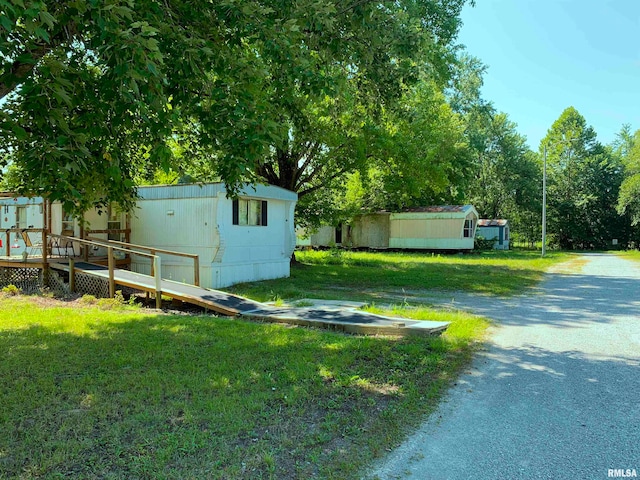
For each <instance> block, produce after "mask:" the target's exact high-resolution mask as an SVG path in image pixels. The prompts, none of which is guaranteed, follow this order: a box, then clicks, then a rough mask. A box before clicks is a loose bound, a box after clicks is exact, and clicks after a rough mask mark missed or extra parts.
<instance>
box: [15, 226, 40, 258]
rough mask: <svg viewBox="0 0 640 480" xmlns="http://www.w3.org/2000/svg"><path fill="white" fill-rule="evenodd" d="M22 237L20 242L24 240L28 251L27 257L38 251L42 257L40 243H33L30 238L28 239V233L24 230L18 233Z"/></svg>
mask: <svg viewBox="0 0 640 480" xmlns="http://www.w3.org/2000/svg"><path fill="white" fill-rule="evenodd" d="M20 235H22V240H24V245H25V247H26V248H28V249H29V252H28V253H29V255H33V252H35V251H38V250H40V255H42V241H39V242H36V243H33V242H32V241H31V238H30V237H29V233H28V232H25V231H24V230H23V231H22V232H20Z"/></svg>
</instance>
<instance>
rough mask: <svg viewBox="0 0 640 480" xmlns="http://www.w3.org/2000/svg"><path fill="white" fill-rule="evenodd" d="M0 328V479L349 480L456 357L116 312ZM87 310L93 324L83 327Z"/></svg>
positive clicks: (461, 351)
mask: <svg viewBox="0 0 640 480" xmlns="http://www.w3.org/2000/svg"><path fill="white" fill-rule="evenodd" d="M59 311H60V312H62V313H60V317H57V319H54V320H53V321H49V320H45V319H40V320H38V321H39V322H40V323H39V324H35V323H31V324H30V325H29V324H26V322H25V328H15V329H8V328H4V329H0V360H1V361H0V478H5V477H6V478H15V477H21V476H23V477H25V478H33V477H47V478H51V477H56V476H72V477H82V478H93V477H99V478H159V477H162V478H310V477H313V476H316V475H320V476H324V477H327V476H330V475H337V476H338V477H340V478H349V477H351V476H355V474H356V471H357V469H358V467H360V466H362V465H363V463H364V462H366V461H368V460H370V459H371V458H372V457H373V456H376V455H379V454H380V453H381V452H383V451H384V449H385V448H387V447H388V446H390V445H393V444H394V443H396V442H398V440H399V439H400V437H401V435H402V432H403V431H404V429H406V427H407V426H408V425H411V424H414V423H415V422H417V421H419V419H420V417H421V415H423V414H424V413H426V412H428V411H429V409H430V408H432V406H433V405H434V403H435V401H436V399H437V397H438V395H439V394H440V392H441V391H442V389H443V388H444V387H445V386H446V385H447V383H448V379H450V378H452V377H454V376H455V374H456V372H457V371H459V369H460V368H461V367H462V365H464V363H465V362H467V361H468V359H469V356H470V348H466V347H465V345H464V344H454V343H450V342H448V341H447V340H446V339H442V338H435V339H428V338H411V339H404V340H397V339H390V338H363V337H355V336H345V335H341V334H336V333H329V332H321V331H316V330H310V329H301V328H287V327H283V326H280V325H271V324H255V323H250V322H243V321H235V320H226V319H215V318H211V317H188V316H181V317H177V316H143V315H140V314H139V313H138V314H130V315H129V314H127V313H126V312H125V313H123V314H122V316H120V318H118V319H117V320H116V321H111V322H104V321H98V320H92V319H93V318H95V316H97V315H98V314H97V313H96V311H95V310H87V313H86V316H85V317H83V320H82V321H83V322H85V323H86V325H85V327H84V328H83V329H81V330H82V333H81V334H75V333H70V332H69V331H68V330H69V329H68V328H67V329H66V330H67V331H65V327H64V325H63V324H62V323H60V322H61V321H62V320H63V319H64V315H65V314H64V312H65V311H67V310H66V309H59ZM92 312H93V313H92Z"/></svg>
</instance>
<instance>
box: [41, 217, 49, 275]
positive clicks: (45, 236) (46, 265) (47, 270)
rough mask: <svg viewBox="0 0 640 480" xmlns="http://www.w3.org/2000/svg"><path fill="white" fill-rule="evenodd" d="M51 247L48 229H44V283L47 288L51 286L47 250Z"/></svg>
mask: <svg viewBox="0 0 640 480" xmlns="http://www.w3.org/2000/svg"><path fill="white" fill-rule="evenodd" d="M48 249H49V246H48V245H47V229H46V228H43V229H42V249H41V252H42V283H44V284H45V285H46V286H47V287H48V286H49V262H48V261H47V250H48Z"/></svg>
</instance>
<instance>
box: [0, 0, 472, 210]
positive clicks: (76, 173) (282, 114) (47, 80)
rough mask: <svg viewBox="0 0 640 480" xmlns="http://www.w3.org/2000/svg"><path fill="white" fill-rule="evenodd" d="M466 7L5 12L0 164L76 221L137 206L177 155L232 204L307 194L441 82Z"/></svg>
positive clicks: (0, 27)
mask: <svg viewBox="0 0 640 480" xmlns="http://www.w3.org/2000/svg"><path fill="white" fill-rule="evenodd" d="M463 3H464V0H437V1H426V0H423V1H415V0H401V1H378V2H363V1H360V0H353V1H350V2H343V1H337V0H297V1H286V2H284V1H240V0H219V1H213V2H191V1H186V0H170V1H160V0H91V1H78V0H58V1H55V2H53V1H45V0H42V1H38V0H0V8H1V9H2V16H1V18H2V21H1V23H0V48H1V51H2V56H1V57H0V62H1V63H0V97H2V98H3V99H4V102H3V105H2V113H1V117H0V134H1V135H2V140H3V141H2V148H3V153H4V155H3V158H4V159H7V158H8V157H10V158H11V159H12V161H13V162H14V165H16V166H17V168H18V170H19V171H20V175H19V176H18V178H20V182H19V184H18V185H17V188H18V189H19V190H20V191H21V192H23V193H39V194H44V195H46V196H48V197H49V198H52V199H58V200H62V201H65V202H66V204H67V205H66V206H67V207H68V208H73V209H75V210H76V211H81V210H83V209H85V208H87V207H88V206H90V205H94V204H103V203H105V202H107V201H109V200H116V201H119V202H120V203H122V204H123V205H124V206H127V205H130V204H131V203H132V201H133V200H134V196H135V195H134V194H135V177H136V175H138V174H140V172H144V171H153V170H155V168H156V167H157V166H158V165H161V166H163V167H165V168H167V167H169V166H170V165H171V162H170V160H171V158H170V157H171V153H172V149H171V148H169V147H170V146H169V145H168V143H178V144H180V143H182V144H184V143H188V144H190V145H193V146H194V148H193V151H194V152H197V153H198V158H199V161H200V162H202V161H203V160H202V159H205V161H206V162H207V163H206V165H205V166H208V167H210V168H208V172H210V174H211V175H214V176H216V177H220V178H221V179H222V180H224V181H226V182H227V183H228V184H229V186H230V187H231V190H232V191H234V188H235V187H237V186H238V184H239V183H240V182H242V181H246V180H255V179H262V180H264V181H267V182H268V183H272V184H276V185H280V186H283V187H285V188H289V189H292V190H296V191H299V192H300V193H303V194H304V193H306V192H307V191H308V190H309V189H311V190H313V189H317V188H318V187H317V186H314V185H313V182H314V181H316V180H317V179H319V178H326V179H327V181H328V182H330V180H331V178H337V177H338V176H339V175H340V174H342V173H344V172H346V171H348V170H349V169H351V168H352V166H353V165H354V162H357V161H359V160H361V159H362V158H366V153H363V152H364V151H365V150H366V149H364V148H363V145H365V144H366V142H367V141H368V140H367V139H366V138H364V139H363V132H364V131H366V129H363V126H364V125H366V124H367V120H366V119H368V118H376V115H378V114H379V113H380V112H382V111H383V110H384V109H385V108H386V107H387V104H391V103H392V102H393V100H394V99H397V98H400V96H401V94H402V92H403V89H404V88H405V86H406V85H409V84H411V83H412V82H413V81H414V80H415V79H417V76H418V74H419V72H426V71H428V72H429V74H430V75H431V76H432V77H433V78H445V77H446V74H447V69H448V65H449V61H448V59H449V52H450V50H449V49H448V47H449V46H450V44H451V42H452V40H453V38H454V37H455V34H456V32H457V29H458V26H459V12H460V9H461V7H462V4H463ZM182 158H183V160H185V161H186V162H187V163H188V162H189V161H190V158H189V155H183V157H182ZM182 167H184V165H182V166H180V165H178V166H175V168H176V169H178V170H180V169H181V168H182Z"/></svg>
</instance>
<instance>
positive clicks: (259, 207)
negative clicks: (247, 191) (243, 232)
mask: <svg viewBox="0 0 640 480" xmlns="http://www.w3.org/2000/svg"><path fill="white" fill-rule="evenodd" d="M233 224H234V225H256V226H263V227H265V226H266V225H267V202H266V200H249V199H245V198H238V199H236V200H234V201H233Z"/></svg>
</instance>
